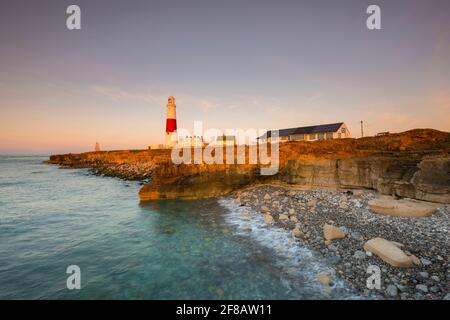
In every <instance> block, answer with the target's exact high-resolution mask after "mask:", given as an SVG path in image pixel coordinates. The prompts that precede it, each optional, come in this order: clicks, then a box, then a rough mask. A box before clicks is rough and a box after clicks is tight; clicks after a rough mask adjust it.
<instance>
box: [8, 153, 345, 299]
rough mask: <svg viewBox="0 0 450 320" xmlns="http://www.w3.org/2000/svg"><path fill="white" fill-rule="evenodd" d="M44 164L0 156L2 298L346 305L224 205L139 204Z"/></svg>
mask: <svg viewBox="0 0 450 320" xmlns="http://www.w3.org/2000/svg"><path fill="white" fill-rule="evenodd" d="M43 160H45V158H44V157H19V156H16V157H13V156H0V299H299V298H303V299H312V298H342V297H350V296H351V293H347V292H346V290H345V289H340V288H341V287H342V284H340V283H339V281H338V282H337V284H336V286H337V288H335V289H334V290H324V289H323V288H321V287H320V286H318V285H317V281H316V279H315V275H316V273H317V272H318V271H320V270H325V269H327V268H328V267H327V266H326V264H324V263H323V262H322V261H320V259H318V258H316V257H314V255H312V254H311V253H310V252H309V251H308V250H307V249H305V248H301V247H299V246H298V245H295V244H293V243H292V240H291V239H290V236H289V234H288V233H287V232H286V231H284V230H269V229H267V228H266V227H265V226H264V224H263V223H262V221H261V220H260V218H261V217H260V216H259V215H256V214H255V215H254V216H253V214H254V213H250V215H251V217H254V219H253V218H252V219H250V220H248V218H246V219H243V218H242V212H240V211H242V210H244V209H242V208H239V207H235V206H234V205H233V204H232V203H231V201H229V200H227V199H220V200H207V201H159V202H152V203H146V204H140V203H139V201H138V197H137V194H138V190H139V188H140V185H139V184H138V183H136V182H126V181H122V180H119V179H115V178H108V177H98V176H94V175H91V174H90V173H89V171H88V170H78V169H77V170H72V169H58V168H57V167H56V166H51V165H43V164H41V162H42V161H43ZM69 265H78V266H79V267H80V268H81V290H68V289H67V287H66V279H67V277H68V276H69V275H68V274H66V268H67V267H68V266H69Z"/></svg>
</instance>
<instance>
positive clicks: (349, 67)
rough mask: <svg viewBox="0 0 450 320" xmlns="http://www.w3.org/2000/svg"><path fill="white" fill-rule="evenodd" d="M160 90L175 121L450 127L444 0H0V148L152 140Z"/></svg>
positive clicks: (159, 134) (71, 148)
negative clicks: (76, 19)
mask: <svg viewBox="0 0 450 320" xmlns="http://www.w3.org/2000/svg"><path fill="white" fill-rule="evenodd" d="M69 4H77V5H79V6H80V7H81V19H82V29H81V30H78V31H69V30H67V28H66V17H67V15H66V13H65V11H66V8H67V6H68V5H69ZM370 4H377V5H379V6H380V7H381V24H382V29H381V30H375V31H371V30H368V29H367V28H366V19H367V17H368V15H367V14H366V8H367V7H368V5H370ZM169 95H174V96H175V97H176V103H177V118H178V127H182V128H186V129H191V128H192V127H193V122H194V120H202V121H203V122H204V126H205V127H206V128H218V129H221V130H224V129H227V128H242V129H249V128H256V129H261V128H263V129H278V128H289V127H295V126H303V125H313V124H323V123H331V122H340V121H344V122H346V123H347V124H348V125H349V127H350V131H351V132H352V134H353V136H354V137H359V121H360V120H363V121H364V123H365V133H367V134H375V133H377V132H381V131H391V132H399V131H404V130H408V129H412V128H435V129H439V130H443V131H450V120H449V119H450V1H447V0H442V1H438V0H431V1H413V0H410V1H398V0H396V1H379V0H370V1H365V0H362V1H361V0H354V1H350V0H333V1H332V0H329V1H322V0H319V1H317V0H316V1H300V0H297V1H285V0H281V1H280V0H279V1H275V0H272V1H265V0H258V1H256V0H240V1H235V0H227V1H225V0H222V1H215V0H209V1H206V0H205V1H196V0H184V1H171V0H168V1H167V0H166V1H162V0H161V1H151V0H148V1H136V0H127V1H125V0H120V1H116V0H109V1H106V0H104V1H103V0H89V1H84V0H70V1H62V0H53V1H50V0H41V1H31V0H28V1H23V0H15V1H2V2H1V4H0V97H1V100H0V153H43V154H47V153H61V152H80V151H89V150H92V149H93V147H94V144H95V142H96V141H98V142H99V143H100V145H101V147H102V149H130V148H140V149H141V148H145V147H146V145H148V144H151V143H163V142H164V130H165V117H166V108H165V105H166V102H167V97H168V96H169Z"/></svg>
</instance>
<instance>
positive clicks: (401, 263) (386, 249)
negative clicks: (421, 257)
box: [364, 238, 414, 268]
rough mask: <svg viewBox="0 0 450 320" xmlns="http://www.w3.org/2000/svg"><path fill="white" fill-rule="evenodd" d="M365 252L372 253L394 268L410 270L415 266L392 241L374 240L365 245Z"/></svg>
mask: <svg viewBox="0 0 450 320" xmlns="http://www.w3.org/2000/svg"><path fill="white" fill-rule="evenodd" d="M364 250H366V251H368V252H372V253H373V254H375V255H377V256H378V257H380V258H381V260H383V261H384V262H386V263H388V264H390V265H391V266H393V267H399V268H409V267H412V266H413V265H414V263H413V261H412V260H411V258H410V257H409V256H408V255H406V253H404V252H403V250H402V249H400V248H399V247H397V246H396V245H395V244H393V243H392V242H391V241H389V240H386V239H383V238H373V239H370V240H369V241H367V242H366V243H365V244H364Z"/></svg>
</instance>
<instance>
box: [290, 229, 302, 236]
mask: <svg viewBox="0 0 450 320" xmlns="http://www.w3.org/2000/svg"><path fill="white" fill-rule="evenodd" d="M292 235H293V236H294V237H297V238H302V237H303V233H302V231H301V230H300V229H299V228H297V227H295V228H294V229H293V230H292Z"/></svg>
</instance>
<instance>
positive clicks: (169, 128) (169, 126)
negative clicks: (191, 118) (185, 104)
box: [166, 96, 177, 148]
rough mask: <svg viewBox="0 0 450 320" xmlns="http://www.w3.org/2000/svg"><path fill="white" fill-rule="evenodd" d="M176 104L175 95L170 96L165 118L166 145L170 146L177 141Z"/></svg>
mask: <svg viewBox="0 0 450 320" xmlns="http://www.w3.org/2000/svg"><path fill="white" fill-rule="evenodd" d="M176 109H177V106H176V105H175V97H174V96H170V97H169V99H168V101H167V119H166V146H167V147H169V148H172V147H173V146H174V145H175V144H176V143H177V114H176Z"/></svg>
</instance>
